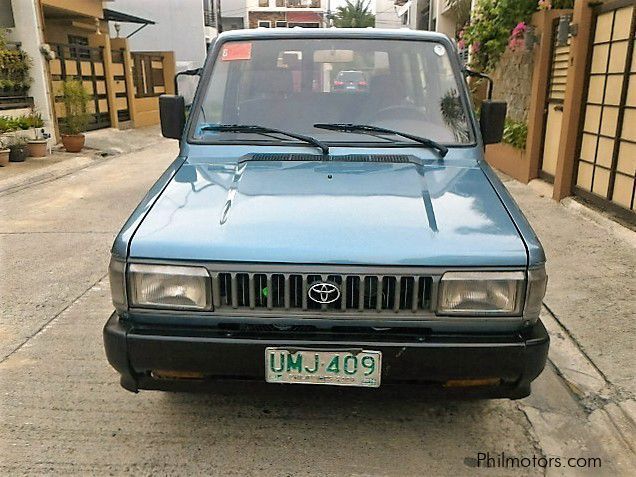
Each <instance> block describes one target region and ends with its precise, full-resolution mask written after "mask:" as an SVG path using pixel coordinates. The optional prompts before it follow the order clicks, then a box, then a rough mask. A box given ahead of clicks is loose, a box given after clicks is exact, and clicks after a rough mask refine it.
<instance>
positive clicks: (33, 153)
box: [27, 139, 47, 157]
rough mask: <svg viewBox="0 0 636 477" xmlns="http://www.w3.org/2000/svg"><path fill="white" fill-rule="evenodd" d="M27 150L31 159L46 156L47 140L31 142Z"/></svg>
mask: <svg viewBox="0 0 636 477" xmlns="http://www.w3.org/2000/svg"><path fill="white" fill-rule="evenodd" d="M27 150H28V151H29V157H44V156H46V152H47V150H46V139H34V140H31V141H29V143H28V145H27Z"/></svg>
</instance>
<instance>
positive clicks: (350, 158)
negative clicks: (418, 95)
mask: <svg viewBox="0 0 636 477" xmlns="http://www.w3.org/2000/svg"><path fill="white" fill-rule="evenodd" d="M243 160H248V161H298V162H302V161H333V162H390V163H397V164H406V163H409V162H417V160H416V159H415V158H413V157H412V156H409V155H406V154H345V155H333V154H330V155H328V156H322V155H319V154H297V153H293V154H288V153H257V154H250V155H248V156H246V157H245V158H244V159H243Z"/></svg>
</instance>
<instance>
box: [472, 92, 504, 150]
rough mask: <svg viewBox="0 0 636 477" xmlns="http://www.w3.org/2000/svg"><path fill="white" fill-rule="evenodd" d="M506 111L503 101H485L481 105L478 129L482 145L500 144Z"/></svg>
mask: <svg viewBox="0 0 636 477" xmlns="http://www.w3.org/2000/svg"><path fill="white" fill-rule="evenodd" d="M507 109H508V105H507V104H506V102H505V101H491V100H486V101H484V102H482V103H481V115H480V117H479V129H481V138H482V140H483V141H484V145H486V144H497V143H499V142H501V138H502V137H503V130H504V123H505V121H506V112H507Z"/></svg>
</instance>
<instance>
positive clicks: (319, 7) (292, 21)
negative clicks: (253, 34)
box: [246, 0, 328, 28]
mask: <svg viewBox="0 0 636 477" xmlns="http://www.w3.org/2000/svg"><path fill="white" fill-rule="evenodd" d="M246 11H247V24H246V27H247V28H294V27H302V28H321V27H325V26H326V25H327V21H328V20H327V17H326V13H327V1H326V0H246Z"/></svg>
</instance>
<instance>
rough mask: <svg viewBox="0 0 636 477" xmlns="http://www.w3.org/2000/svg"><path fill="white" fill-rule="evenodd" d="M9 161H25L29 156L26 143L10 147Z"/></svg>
mask: <svg viewBox="0 0 636 477" xmlns="http://www.w3.org/2000/svg"><path fill="white" fill-rule="evenodd" d="M9 149H10V151H11V152H9V161H11V162H24V161H25V160H26V158H27V148H26V145H24V146H22V145H20V146H12V147H10V148H9Z"/></svg>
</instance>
